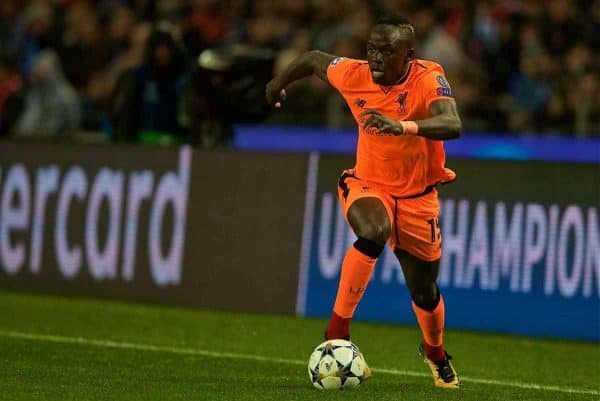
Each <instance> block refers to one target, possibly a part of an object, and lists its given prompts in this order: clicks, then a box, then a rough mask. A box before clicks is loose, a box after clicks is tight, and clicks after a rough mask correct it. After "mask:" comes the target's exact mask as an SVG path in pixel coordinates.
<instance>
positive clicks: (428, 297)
mask: <svg viewBox="0 0 600 401" xmlns="http://www.w3.org/2000/svg"><path fill="white" fill-rule="evenodd" d="M394 254H395V255H396V257H397V258H398V261H400V265H401V266H402V272H403V273H404V279H405V281H406V286H407V288H408V290H409V292H410V296H411V298H412V300H413V310H414V312H415V315H416V316H417V321H418V323H419V327H420V328H421V332H422V333H423V340H424V341H423V344H424V348H425V352H426V354H427V357H428V358H430V359H432V360H436V361H437V360H440V359H442V358H443V357H444V355H445V354H444V342H443V334H444V319H445V310H444V300H443V298H442V296H441V294H440V291H439V289H438V286H437V283H436V280H437V275H438V271H439V267H440V260H439V259H436V260H433V261H425V260H422V259H419V258H417V257H416V256H413V255H411V254H410V253H409V252H407V251H405V250H403V249H400V248H395V250H394Z"/></svg>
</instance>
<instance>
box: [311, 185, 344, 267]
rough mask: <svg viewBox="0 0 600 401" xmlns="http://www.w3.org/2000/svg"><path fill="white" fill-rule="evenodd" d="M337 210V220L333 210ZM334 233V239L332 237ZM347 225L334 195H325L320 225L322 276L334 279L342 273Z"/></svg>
mask: <svg viewBox="0 0 600 401" xmlns="http://www.w3.org/2000/svg"><path fill="white" fill-rule="evenodd" d="M334 209H335V210H336V213H335V216H336V217H335V219H334V218H333V210H334ZM331 230H334V231H333V237H332V235H331ZM347 238H348V235H347V232H346V225H345V221H344V214H343V211H342V207H341V206H340V205H339V204H338V203H337V202H335V200H334V196H333V194H331V193H330V192H327V193H325V194H323V199H322V200H321V221H320V224H319V243H318V247H319V252H318V254H319V267H320V269H321V275H322V276H323V277H324V278H326V279H333V278H335V277H336V276H337V274H338V273H339V271H340V267H341V264H342V258H343V257H344V251H345V248H346V239H347Z"/></svg>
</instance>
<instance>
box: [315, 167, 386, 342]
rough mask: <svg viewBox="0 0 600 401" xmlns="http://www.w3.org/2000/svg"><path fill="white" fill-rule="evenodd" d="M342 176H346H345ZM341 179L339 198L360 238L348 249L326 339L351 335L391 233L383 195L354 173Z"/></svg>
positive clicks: (348, 219)
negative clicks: (364, 295)
mask: <svg viewBox="0 0 600 401" xmlns="http://www.w3.org/2000/svg"><path fill="white" fill-rule="evenodd" d="M342 179H343V180H342ZM342 179H341V180H340V191H339V192H340V202H341V204H342V206H343V207H344V212H345V216H346V220H347V221H348V224H349V225H350V227H351V228H352V230H353V231H354V233H355V234H356V236H357V237H358V239H357V240H356V241H355V242H354V244H352V246H350V248H349V249H348V250H347V251H346V255H345V257H344V260H343V262H342V269H341V274H340V281H339V285H338V291H337V295H336V298H335V304H334V307H333V313H332V315H331V319H330V321H329V324H328V326H327V329H326V331H325V337H326V338H327V339H333V338H349V337H350V320H351V319H352V316H353V315H354V311H355V310H356V307H357V306H358V303H359V302H360V300H361V298H362V296H363V294H364V292H365V290H366V288H367V284H368V283H369V279H370V278H371V274H372V273H373V268H374V267H375V263H376V261H377V258H378V257H379V255H380V254H381V252H382V251H383V248H384V246H385V244H386V242H387V240H388V238H389V236H390V233H391V221H390V217H391V215H390V213H389V210H388V209H387V208H386V206H385V204H384V202H385V200H384V197H383V196H381V195H380V194H379V193H378V192H377V191H373V190H371V189H370V188H368V187H366V186H364V185H362V184H361V182H360V181H359V180H357V179H355V178H353V177H348V178H346V179H344V175H343V176H342Z"/></svg>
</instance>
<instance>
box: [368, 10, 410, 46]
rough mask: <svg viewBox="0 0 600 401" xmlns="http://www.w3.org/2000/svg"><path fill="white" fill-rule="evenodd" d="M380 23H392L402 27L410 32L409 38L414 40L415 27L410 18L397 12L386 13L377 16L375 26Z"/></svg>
mask: <svg viewBox="0 0 600 401" xmlns="http://www.w3.org/2000/svg"><path fill="white" fill-rule="evenodd" d="M378 25H391V26H395V27H398V28H402V29H404V30H406V31H407V32H408V34H409V38H410V39H409V40H410V41H411V42H412V41H413V40H414V37H415V28H413V26H412V24H411V23H410V21H409V20H408V18H405V17H402V16H400V15H396V14H386V15H383V16H381V17H379V18H377V20H376V21H375V25H373V27H376V26H378Z"/></svg>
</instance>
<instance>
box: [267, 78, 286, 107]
mask: <svg viewBox="0 0 600 401" xmlns="http://www.w3.org/2000/svg"><path fill="white" fill-rule="evenodd" d="M265 92H266V96H267V102H269V104H270V105H271V106H275V108H276V109H279V108H280V107H281V106H283V102H284V101H285V98H286V93H285V89H284V88H282V87H281V84H280V83H279V82H278V81H277V79H276V78H273V79H272V80H271V81H269V83H268V84H267V88H266V90H265Z"/></svg>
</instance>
